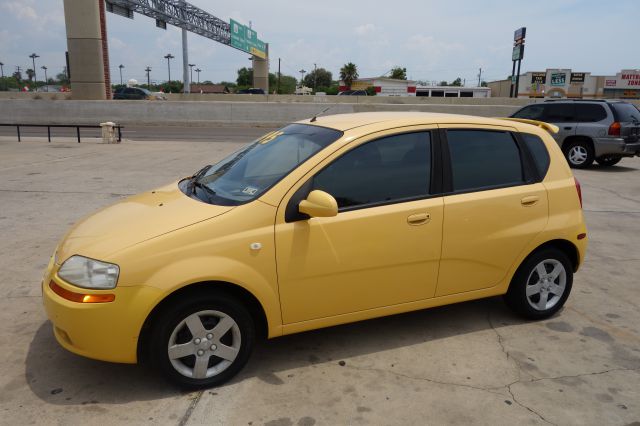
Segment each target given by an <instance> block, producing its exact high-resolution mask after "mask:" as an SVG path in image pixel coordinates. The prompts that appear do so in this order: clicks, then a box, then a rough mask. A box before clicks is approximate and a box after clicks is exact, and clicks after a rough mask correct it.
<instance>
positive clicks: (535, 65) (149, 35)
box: [0, 0, 640, 85]
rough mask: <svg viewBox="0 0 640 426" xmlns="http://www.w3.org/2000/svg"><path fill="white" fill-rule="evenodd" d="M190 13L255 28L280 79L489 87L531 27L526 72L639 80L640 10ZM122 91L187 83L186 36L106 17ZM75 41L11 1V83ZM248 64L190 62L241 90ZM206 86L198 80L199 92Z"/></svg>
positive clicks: (54, 67)
mask: <svg viewBox="0 0 640 426" xmlns="http://www.w3.org/2000/svg"><path fill="white" fill-rule="evenodd" d="M191 3H192V4H194V5H195V6H198V7H200V8H202V9H204V10H206V11H207V12H209V13H211V14H213V15H215V16H217V17H219V18H221V19H223V20H225V21H227V22H228V20H229V18H233V19H235V20H237V21H239V22H242V23H244V24H247V25H248V24H249V22H251V24H252V28H253V29H254V30H256V31H257V32H258V37H259V38H260V39H261V40H263V41H265V42H267V43H269V49H270V57H271V58H270V59H271V60H270V71H271V72H277V69H278V58H280V59H281V64H282V73H283V74H286V75H292V76H294V77H296V78H299V77H300V72H299V70H301V69H304V70H306V71H307V72H308V71H310V70H312V69H313V67H314V64H317V66H318V67H323V68H326V69H327V70H329V71H331V72H332V73H333V75H334V78H337V76H338V72H339V69H340V67H341V66H342V65H343V64H345V63H347V62H353V63H355V64H356V65H357V67H358V71H359V75H360V77H375V76H381V75H383V74H385V73H387V72H388V71H389V70H390V69H391V68H393V67H394V66H402V67H406V69H407V76H408V77H409V78H410V79H414V80H423V81H428V82H430V81H437V82H439V81H441V80H447V81H452V80H453V79H455V78H457V77H460V78H462V79H463V80H465V81H466V84H467V85H475V84H477V81H478V72H479V69H480V68H482V75H483V77H482V79H483V80H487V81H492V80H497V79H504V78H506V77H507V76H508V75H510V74H511V64H512V63H511V49H512V44H513V32H514V30H515V29H517V28H519V27H522V26H525V27H527V39H526V47H525V52H524V60H523V61H522V70H521V71H522V72H523V73H524V72H526V71H544V70H545V69H547V68H570V69H572V70H573V71H574V72H591V73H592V74H595V75H615V74H616V73H617V72H619V71H620V70H621V69H630V68H640V46H639V45H638V43H637V39H638V33H637V28H638V20H637V14H636V13H635V11H636V10H637V4H638V0H616V1H615V2H614V1H609V2H603V1H598V0H537V1H522V0H511V1H502V0H482V1H479V0H475V1H473V0H457V1H455V2H454V1H431V0H404V1H399V2H397V3H396V2H393V1H384V2H372V1H361V0H352V1H350V2H345V1H336V0H323V1H320V2H317V3H312V2H305V1H300V0H298V1H290V0H269V1H264V0H245V1H238V0H235V1H222V0H219V1H215V2H214V1H211V0H191ZM107 31H108V40H109V55H110V68H111V79H112V82H114V83H118V82H119V80H120V75H119V69H118V65H120V64H122V65H124V69H123V79H124V80H125V81H127V80H128V79H131V78H133V79H137V80H138V81H140V82H144V81H146V73H145V71H144V69H145V68H146V67H147V66H150V67H151V68H152V71H151V79H152V80H157V81H163V80H166V79H167V61H166V59H164V58H163V57H164V56H165V55H166V54H167V53H171V54H173V55H174V56H175V57H176V59H174V60H173V61H172V63H171V75H172V79H175V78H176V77H180V76H181V74H182V48H181V45H182V39H181V31H180V30H179V29H177V28H175V27H171V26H167V30H161V29H159V28H156V26H155V21H154V20H152V19H150V18H147V17H145V16H143V15H139V14H136V15H135V19H133V20H131V19H127V18H124V17H121V16H118V15H114V14H112V13H107ZM65 50H66V33H65V23H64V11H63V0H0V62H2V63H4V64H5V65H4V72H5V75H6V74H10V73H12V72H14V71H15V67H16V66H20V67H21V68H22V69H23V70H25V69H26V68H31V67H32V65H31V59H30V58H29V55H30V54H31V53H36V54H38V55H39V56H40V58H38V59H37V63H36V69H37V72H38V79H41V78H42V77H43V75H42V73H43V71H42V70H41V69H40V67H41V66H42V65H46V66H47V67H48V74H49V76H52V75H55V74H57V73H59V72H61V71H62V70H63V67H64V65H65V59H64V52H65ZM248 58H249V55H248V54H246V53H244V52H241V51H238V50H236V49H233V48H231V47H229V46H225V45H223V44H220V43H217V42H215V41H212V40H209V39H206V38H203V37H201V36H198V35H196V34H191V33H189V62H191V63H195V64H196V65H197V67H199V68H200V69H202V72H201V74H200V80H202V81H203V80H211V81H214V82H218V81H235V79H236V77H237V72H236V71H237V69H238V68H241V67H244V66H250V65H251V62H250V61H249V60H248ZM195 79H196V75H195V74H194V80H195Z"/></svg>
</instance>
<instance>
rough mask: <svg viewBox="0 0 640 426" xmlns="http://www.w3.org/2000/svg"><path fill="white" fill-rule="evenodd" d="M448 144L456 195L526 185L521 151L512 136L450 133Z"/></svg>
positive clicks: (459, 131)
mask: <svg viewBox="0 0 640 426" xmlns="http://www.w3.org/2000/svg"><path fill="white" fill-rule="evenodd" d="M447 141H448V145H449V154H450V156H451V173H452V177H453V190H454V191H455V192H466V191H472V190H478V189H490V188H493V187H504V186H514V185H520V184H523V183H524V176H523V170H522V161H521V158H520V150H519V149H518V145H517V144H516V141H515V140H514V138H513V136H512V135H511V133H509V132H501V131H487V130H449V131H447Z"/></svg>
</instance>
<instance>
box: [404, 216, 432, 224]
mask: <svg viewBox="0 0 640 426" xmlns="http://www.w3.org/2000/svg"><path fill="white" fill-rule="evenodd" d="M430 220H431V215H430V214H429V213H415V214H412V215H411V216H409V217H408V218H407V223H408V224H409V225H412V226H418V225H422V224H425V223H427V222H429V221H430Z"/></svg>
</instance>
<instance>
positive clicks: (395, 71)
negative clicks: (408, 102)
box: [389, 67, 407, 80]
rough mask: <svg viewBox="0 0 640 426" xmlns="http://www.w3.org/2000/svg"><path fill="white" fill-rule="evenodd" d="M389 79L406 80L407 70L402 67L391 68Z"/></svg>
mask: <svg viewBox="0 0 640 426" xmlns="http://www.w3.org/2000/svg"><path fill="white" fill-rule="evenodd" d="M389 78H393V79H395V80H406V79H407V69H406V68H402V67H394V68H391V73H390V75H389Z"/></svg>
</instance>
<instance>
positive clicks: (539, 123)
mask: <svg viewBox="0 0 640 426" xmlns="http://www.w3.org/2000/svg"><path fill="white" fill-rule="evenodd" d="M499 120H509V121H518V122H520V123H525V124H532V125H534V126H538V127H541V128H543V129H544V130H546V131H547V132H549V133H558V132H559V131H560V128H559V127H558V126H554V125H553V124H549V123H545V122H544V121H538V120H529V119H526V118H513V117H505V118H499Z"/></svg>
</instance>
